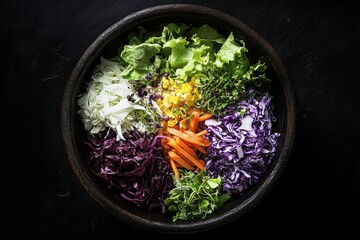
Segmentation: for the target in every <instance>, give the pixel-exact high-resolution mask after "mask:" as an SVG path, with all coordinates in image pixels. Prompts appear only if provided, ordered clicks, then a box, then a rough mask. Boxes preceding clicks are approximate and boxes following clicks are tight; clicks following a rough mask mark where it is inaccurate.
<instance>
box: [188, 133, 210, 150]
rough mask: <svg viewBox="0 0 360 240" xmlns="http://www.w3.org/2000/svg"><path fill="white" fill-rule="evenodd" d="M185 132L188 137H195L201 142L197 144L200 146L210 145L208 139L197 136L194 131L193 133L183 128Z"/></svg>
mask: <svg viewBox="0 0 360 240" xmlns="http://www.w3.org/2000/svg"><path fill="white" fill-rule="evenodd" d="M184 133H185V134H187V135H189V136H190V137H192V138H193V139H196V140H197V141H199V142H200V143H201V144H198V145H200V146H204V147H208V146H210V142H209V140H207V139H206V138H204V137H203V136H198V135H196V133H193V132H191V131H189V130H185V131H184Z"/></svg>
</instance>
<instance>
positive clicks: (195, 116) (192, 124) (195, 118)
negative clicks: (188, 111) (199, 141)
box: [189, 111, 200, 132]
mask: <svg viewBox="0 0 360 240" xmlns="http://www.w3.org/2000/svg"><path fill="white" fill-rule="evenodd" d="M192 115H193V117H192V119H191V121H190V128H189V130H190V131H192V132H195V131H196V129H197V126H198V123H199V116H200V113H199V112H198V111H193V114H192Z"/></svg>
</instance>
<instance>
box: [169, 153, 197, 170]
mask: <svg viewBox="0 0 360 240" xmlns="http://www.w3.org/2000/svg"><path fill="white" fill-rule="evenodd" d="M171 151H172V152H174V153H176V154H177V155H178V156H179V157H181V158H182V159H183V160H184V161H185V162H187V163H188V164H189V165H190V166H193V167H195V164H194V163H193V162H192V161H190V160H189V159H187V158H186V157H185V156H184V155H182V154H181V153H180V152H179V151H177V150H176V149H172V150H171Z"/></svg>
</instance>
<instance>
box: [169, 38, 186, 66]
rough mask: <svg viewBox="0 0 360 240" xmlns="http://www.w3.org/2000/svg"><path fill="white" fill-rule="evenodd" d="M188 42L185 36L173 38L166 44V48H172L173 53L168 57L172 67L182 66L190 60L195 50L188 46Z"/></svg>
mask: <svg viewBox="0 0 360 240" xmlns="http://www.w3.org/2000/svg"><path fill="white" fill-rule="evenodd" d="M188 43H189V42H188V41H186V40H185V39H184V38H173V39H171V40H170V41H168V42H166V43H165V44H164V46H163V48H164V49H166V48H171V54H170V56H169V58H168V61H169V62H170V66H171V67H173V68H175V69H176V68H181V67H184V66H185V65H186V64H187V63H188V62H189V61H190V59H191V58H192V56H193V50H192V49H190V48H187V47H186V45H187V44H188Z"/></svg>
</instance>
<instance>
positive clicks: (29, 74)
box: [0, 0, 360, 239]
mask: <svg viewBox="0 0 360 240" xmlns="http://www.w3.org/2000/svg"><path fill="white" fill-rule="evenodd" d="M165 3H193V4H201V5H204V6H207V7H212V8H215V9H218V10H221V11H223V12H225V13H228V14H230V15H233V16H234V17H236V18H239V19H240V20H242V21H244V22H245V23H247V24H248V25H249V26H251V27H252V28H254V29H255V30H256V31H257V32H258V33H259V34H260V35H262V36H263V37H264V38H265V39H266V40H267V41H268V42H269V43H270V44H271V45H272V46H273V47H274V48H275V49H276V50H277V51H278V53H279V55H280V56H281V58H282V59H283V61H284V63H285V65H286V66H287V68H288V70H289V73H290V75H291V77H292V79H293V82H294V86H295V90H296V95H297V103H298V131H297V137H296V141H295V147H294V151H293V154H292V156H291V159H290V161H289V165H288V168H287V169H286V172H285V174H284V175H283V177H282V178H281V179H280V181H279V183H278V185H277V186H276V188H275V189H274V191H272V193H271V194H270V195H269V196H268V197H267V198H266V199H265V201H263V202H262V203H261V204H260V205H258V206H257V207H256V208H255V209H254V210H252V211H251V212H249V213H248V214H247V215H246V216H244V217H243V218H241V219H238V220H236V221H234V222H232V223H230V224H228V225H226V226H224V227H220V228H216V229H214V230H211V231H208V232H203V233H197V234H194V235H189V236H186V237H185V236H178V235H175V236H169V235H164V234H159V233H152V232H147V231H144V230H139V229H137V228H135V227H133V226H129V225H127V224H125V223H123V222H121V221H120V220H118V219H116V218H115V217H113V216H112V215H111V214H110V213H108V212H107V211H105V210H104V209H102V208H101V207H100V206H99V205H98V204H97V202H95V201H94V200H93V199H92V198H90V196H89V195H88V194H87V193H86V192H85V190H84V189H83V188H82V187H81V186H80V184H79V182H78V181H77V179H76V178H75V175H74V174H73V172H72V169H71V168H70V165H69V163H68V160H67V157H66V154H65V150H64V146H63V141H62V136H61V129H60V106H61V101H62V96H63V91H64V87H65V84H66V81H67V78H68V77H69V75H70V72H71V71H72V69H73V67H74V66H75V64H76V62H77V61H78V59H79V58H80V56H81V54H82V53H83V52H84V51H85V50H86V48H87V47H88V46H89V45H90V44H91V43H92V41H94V40H95V39H96V37H97V36H98V35H99V34H100V33H101V32H103V31H104V30H105V29H106V28H107V27H109V26H110V25H111V24H113V23H115V22H116V21H118V20H119V19H121V18H123V17H125V16H126V15H127V14H130V13H132V12H134V11H137V10H141V9H143V8H146V7H150V6H154V5H158V4H165ZM0 6H1V9H0V11H1V14H0V18H1V35H2V38H1V55H0V56H1V60H2V61H1V62H2V63H1V76H0V79H1V80H0V81H1V94H0V96H1V109H4V108H3V106H5V110H3V111H2V114H1V116H2V117H1V119H2V121H1V122H2V125H1V130H2V131H1V138H2V143H5V145H4V144H2V147H1V148H2V151H1V170H0V171H1V199H2V204H1V206H2V210H1V216H2V220H5V224H4V223H2V226H1V228H2V229H3V230H2V231H1V233H2V234H1V235H2V236H6V235H9V236H11V238H15V237H20V236H23V237H29V238H31V237H35V238H36V239H72V238H78V239H133V238H136V237H138V238H140V237H141V236H143V235H144V233H145V234H146V235H145V236H144V239H148V238H150V239H154V238H155V237H156V238H157V239H159V238H164V239H165V238H166V239H184V238H191V239H192V238H195V237H196V239H200V238H201V239H206V238H208V237H210V236H212V235H214V233H219V234H220V235H226V236H234V235H235V236H236V238H239V239H245V238H247V239H250V238H251V239H253V238H255V239H257V238H263V237H267V238H271V239H272V238H278V239H283V238H284V239H285V238H286V239H293V238H294V237H305V238H306V239H308V238H311V239H312V238H315V237H320V239H360V212H359V211H360V206H359V205H360V158H359V150H360V146H359V144H360V128H359V108H360V101H359V97H358V92H359V90H360V84H359V81H360V79H359V71H360V58H359V54H360V52H359V44H360V5H359V3H358V1H353V2H350V1H335V3H328V2H325V1H324V2H323V3H321V4H320V3H316V1H265V0H263V1H261V0H256V1H215V0H212V1H211V0H207V1H205V0H204V1H195V0H193V1H144V0H127V1H110V0H109V1H99V0H88V1H85V0H80V1H74V0H61V1H60V0H59V1H50V0H44V1H26V0H17V1H10V0H2V1H1V3H0ZM222 237H225V236H222Z"/></svg>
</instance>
